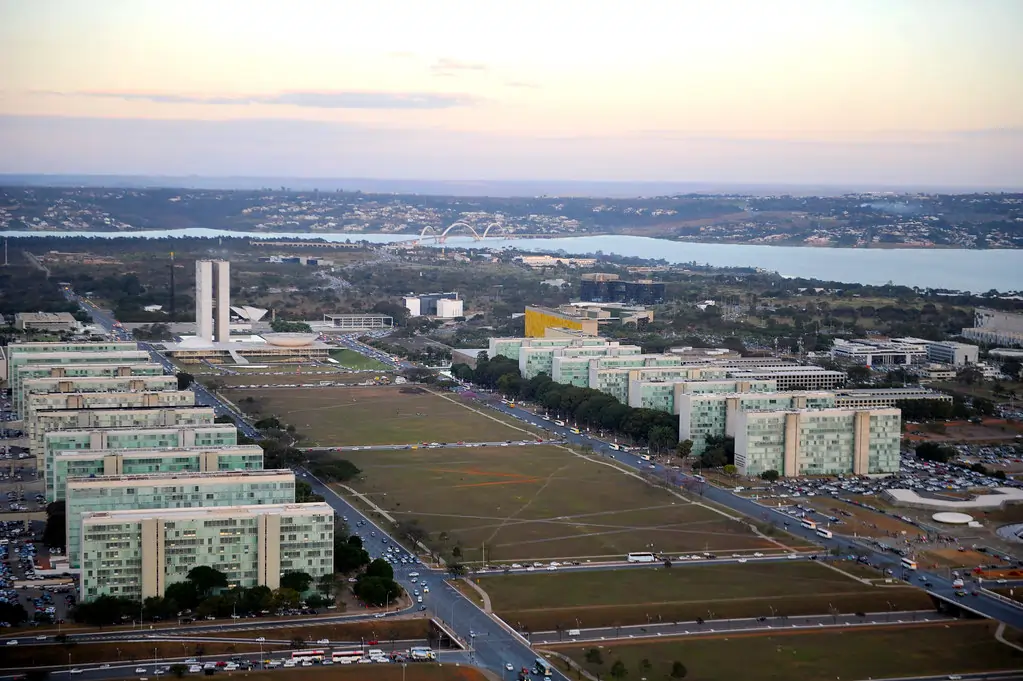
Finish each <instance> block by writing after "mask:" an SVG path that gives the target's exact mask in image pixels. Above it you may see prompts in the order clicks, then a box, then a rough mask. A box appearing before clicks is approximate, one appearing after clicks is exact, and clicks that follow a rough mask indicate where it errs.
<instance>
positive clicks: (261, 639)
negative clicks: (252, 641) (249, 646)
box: [256, 636, 266, 643]
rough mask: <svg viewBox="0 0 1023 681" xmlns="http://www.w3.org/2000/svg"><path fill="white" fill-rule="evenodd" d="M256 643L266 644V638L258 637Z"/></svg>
mask: <svg viewBox="0 0 1023 681" xmlns="http://www.w3.org/2000/svg"><path fill="white" fill-rule="evenodd" d="M256 643H266V636H260V637H259V638H257V639H256Z"/></svg>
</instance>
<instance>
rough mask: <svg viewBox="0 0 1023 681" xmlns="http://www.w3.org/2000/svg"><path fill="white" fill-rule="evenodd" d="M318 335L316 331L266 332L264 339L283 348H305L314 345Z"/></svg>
mask: <svg viewBox="0 0 1023 681" xmlns="http://www.w3.org/2000/svg"><path fill="white" fill-rule="evenodd" d="M317 336H318V334H315V333H266V334H263V340H265V341H266V342H267V343H268V344H269V345H275V346H277V347H281V348H304V347H305V346H307V345H312V344H313V341H315V340H316V338H317Z"/></svg>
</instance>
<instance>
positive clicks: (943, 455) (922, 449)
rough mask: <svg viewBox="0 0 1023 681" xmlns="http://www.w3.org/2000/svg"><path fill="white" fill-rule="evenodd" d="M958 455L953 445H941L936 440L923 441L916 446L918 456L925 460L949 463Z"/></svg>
mask: <svg viewBox="0 0 1023 681" xmlns="http://www.w3.org/2000/svg"><path fill="white" fill-rule="evenodd" d="M955 455H956V451H955V450H954V449H952V448H951V447H947V446H945V445H939V444H937V443H935V442H921V443H920V444H918V445H917V446H916V457H917V458H918V459H922V460H924V461H936V462H938V463H947V462H949V461H951V460H952V458H953V457H954V456H955Z"/></svg>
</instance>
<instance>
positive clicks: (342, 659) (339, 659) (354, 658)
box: [330, 649, 363, 664]
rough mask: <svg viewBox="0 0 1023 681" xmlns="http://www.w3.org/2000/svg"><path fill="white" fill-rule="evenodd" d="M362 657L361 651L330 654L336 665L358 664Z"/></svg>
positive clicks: (336, 651)
mask: <svg viewBox="0 0 1023 681" xmlns="http://www.w3.org/2000/svg"><path fill="white" fill-rule="evenodd" d="M362 656H363V655H362V651H361V650H359V649H355V650H335V651H334V652H333V653H331V654H330V659H331V660H333V662H334V664H353V663H355V662H358V661H359V659H360V658H362Z"/></svg>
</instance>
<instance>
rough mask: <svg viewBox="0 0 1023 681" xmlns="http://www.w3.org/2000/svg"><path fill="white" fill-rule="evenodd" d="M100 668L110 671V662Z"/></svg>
mask: <svg viewBox="0 0 1023 681" xmlns="http://www.w3.org/2000/svg"><path fill="white" fill-rule="evenodd" d="M99 668H100V669H110V663H109V662H104V663H103V664H101V665H100V666H99Z"/></svg>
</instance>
